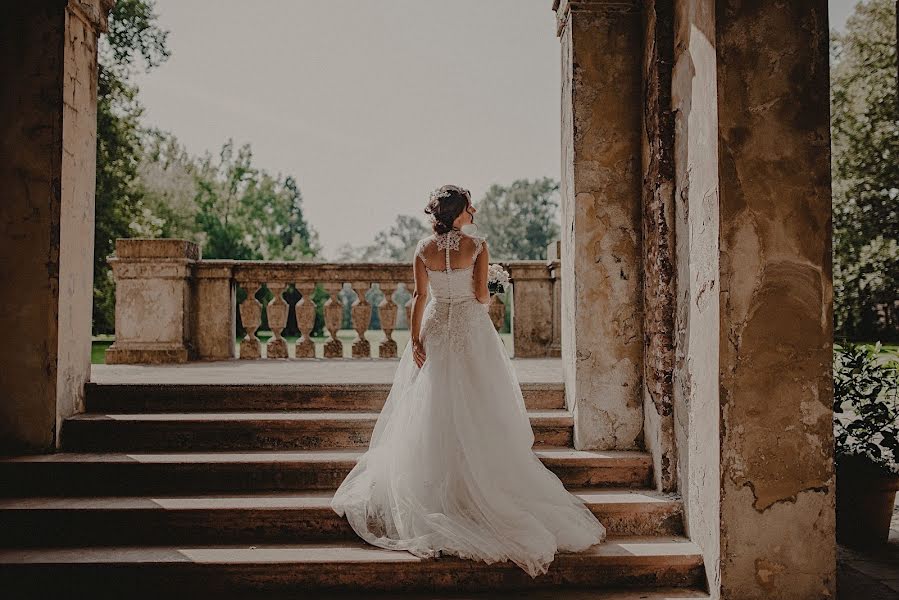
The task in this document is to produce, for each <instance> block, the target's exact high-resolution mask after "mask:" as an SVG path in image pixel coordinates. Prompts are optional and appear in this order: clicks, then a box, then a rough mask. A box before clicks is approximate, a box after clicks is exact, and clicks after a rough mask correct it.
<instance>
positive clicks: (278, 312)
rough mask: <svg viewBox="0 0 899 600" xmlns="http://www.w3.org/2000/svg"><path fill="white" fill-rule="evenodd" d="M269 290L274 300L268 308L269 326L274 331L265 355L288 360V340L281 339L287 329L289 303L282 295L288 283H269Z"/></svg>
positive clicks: (266, 346)
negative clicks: (282, 333)
mask: <svg viewBox="0 0 899 600" xmlns="http://www.w3.org/2000/svg"><path fill="white" fill-rule="evenodd" d="M268 289H269V291H271V293H272V299H271V300H270V301H269V303H268V306H267V310H266V312H267V314H268V326H269V327H270V328H271V330H272V339H270V340H269V341H268V343H267V344H266V345H265V354H266V356H267V357H268V358H287V356H288V355H287V340H285V339H284V338H283V337H281V332H282V331H284V328H285V327H287V310H288V308H289V306H288V305H287V301H286V300H285V299H284V297H283V296H282V295H281V294H283V293H284V290H285V289H287V284H286V283H280V282H276V283H269V284H268Z"/></svg>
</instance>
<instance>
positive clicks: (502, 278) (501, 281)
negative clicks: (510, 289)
mask: <svg viewBox="0 0 899 600" xmlns="http://www.w3.org/2000/svg"><path fill="white" fill-rule="evenodd" d="M487 283H488V284H491V283H492V284H494V285H501V286H503V287H505V286H507V285H509V273H508V272H507V271H506V270H505V269H503V268H502V266H501V265H498V264H492V265H490V266H489V267H487Z"/></svg>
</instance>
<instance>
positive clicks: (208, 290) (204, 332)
mask: <svg viewBox="0 0 899 600" xmlns="http://www.w3.org/2000/svg"><path fill="white" fill-rule="evenodd" d="M233 264H234V263H233V261H229V260H215V261H202V262H198V263H196V264H195V265H194V285H193V289H192V290H191V307H192V308H191V318H192V321H191V331H192V332H193V334H192V339H193V345H194V349H195V350H196V353H197V358H198V359H200V360H204V359H205V360H222V359H228V358H234V356H235V351H234V337H235V335H236V331H237V310H236V306H237V287H236V286H235V284H234V275H233V271H234V267H233Z"/></svg>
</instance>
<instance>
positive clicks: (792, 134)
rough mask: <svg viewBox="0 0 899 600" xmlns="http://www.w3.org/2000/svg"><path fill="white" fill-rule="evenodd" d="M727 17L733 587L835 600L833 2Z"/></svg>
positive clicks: (726, 345)
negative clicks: (829, 8)
mask: <svg viewBox="0 0 899 600" xmlns="http://www.w3.org/2000/svg"><path fill="white" fill-rule="evenodd" d="M715 23H716V25H715V27H716V32H715V41H716V48H717V54H718V62H717V65H718V66H717V81H718V117H719V123H718V127H719V138H718V156H719V162H718V177H719V184H720V194H721V197H720V201H719V206H720V230H719V244H720V259H719V260H720V263H719V269H720V275H719V276H720V281H721V284H720V286H721V290H720V310H721V316H720V323H721V330H720V359H719V360H720V363H719V377H720V386H721V555H722V556H721V591H722V597H724V598H734V599H736V598H739V599H740V600H754V599H759V600H761V599H763V598H765V599H775V598H776V599H788V598H789V599H793V598H795V599H796V600H799V599H800V598H833V597H834V594H835V560H836V559H835V543H834V476H833V425H832V396H833V390H832V378H831V360H832V356H831V354H832V340H833V331H832V280H831V258H830V257H831V199H830V198H831V190H830V109H829V106H830V105H829V85H830V82H829V72H828V23H827V2H826V0H793V1H791V2H773V1H768V2H758V1H756V2H749V1H747V0H730V1H728V2H717V3H716V14H715Z"/></svg>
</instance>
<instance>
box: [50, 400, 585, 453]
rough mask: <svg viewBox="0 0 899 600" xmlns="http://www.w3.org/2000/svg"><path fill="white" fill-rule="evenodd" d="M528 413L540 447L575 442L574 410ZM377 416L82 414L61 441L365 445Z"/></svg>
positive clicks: (132, 447)
mask: <svg viewBox="0 0 899 600" xmlns="http://www.w3.org/2000/svg"><path fill="white" fill-rule="evenodd" d="M528 414H529V417H530V420H531V427H532V428H533V430H534V444H535V445H545V446H567V445H570V444H571V442H572V436H573V430H574V419H573V418H572V416H571V413H569V412H568V411H565V410H549V411H533V412H530V413H528ZM377 418H378V413H371V412H368V413H355V412H264V413H263V412H237V413H214V412H213V413H140V414H128V413H120V414H105V413H82V414H78V415H75V416H73V417H70V418H68V419H66V420H65V421H64V422H63V427H62V436H61V437H62V441H61V444H62V448H63V449H64V450H66V451H71V452H91V451H94V452H106V451H112V452H126V451H136V450H154V451H155V450H158V451H167V450H196V451H205V450H280V449H283V450H316V449H322V450H324V449H341V448H364V447H366V446H367V445H368V442H369V439H370V438H371V433H372V430H373V429H374V426H375V421H376V420H377Z"/></svg>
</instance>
